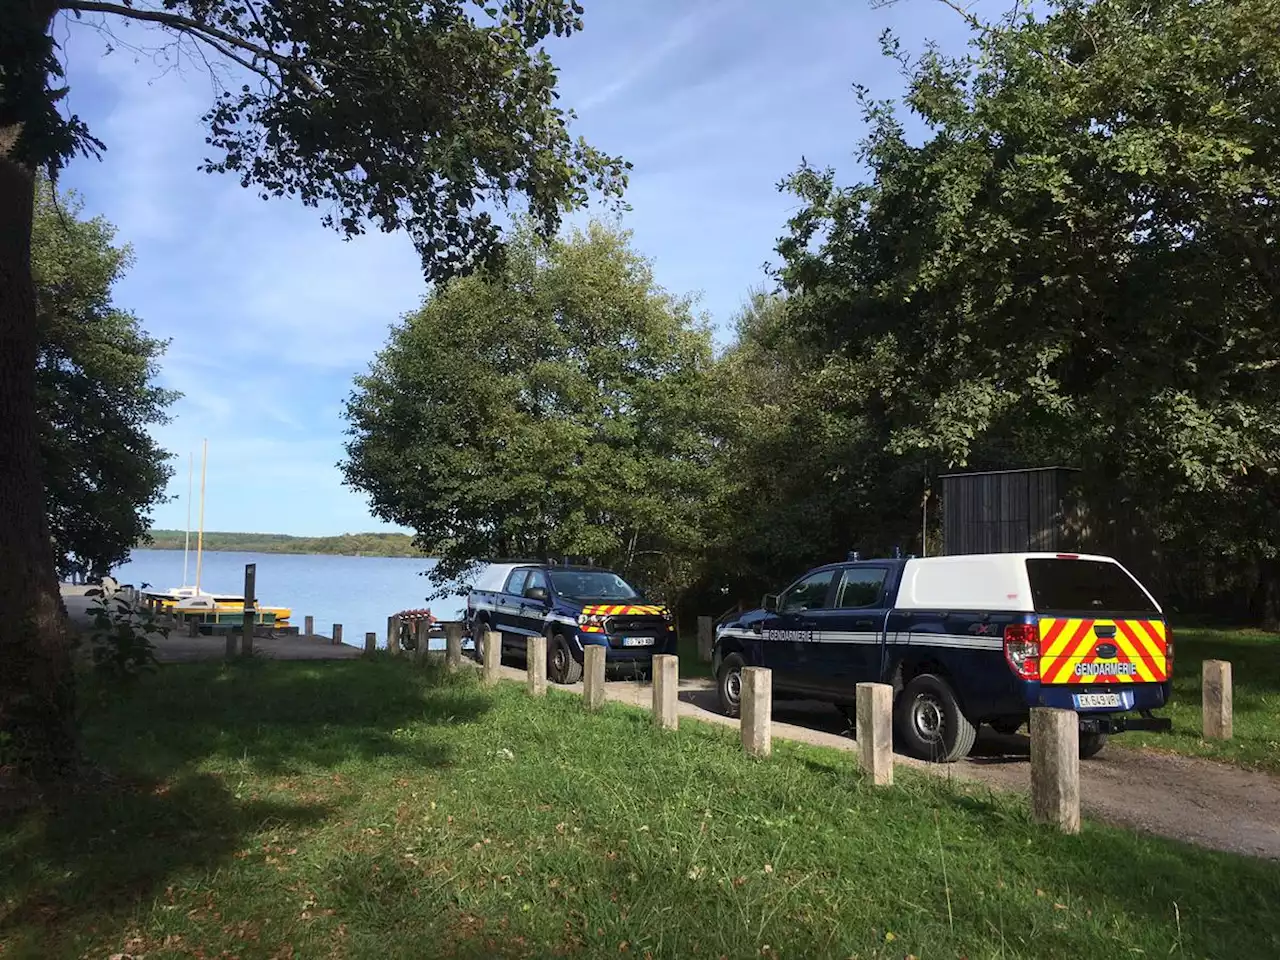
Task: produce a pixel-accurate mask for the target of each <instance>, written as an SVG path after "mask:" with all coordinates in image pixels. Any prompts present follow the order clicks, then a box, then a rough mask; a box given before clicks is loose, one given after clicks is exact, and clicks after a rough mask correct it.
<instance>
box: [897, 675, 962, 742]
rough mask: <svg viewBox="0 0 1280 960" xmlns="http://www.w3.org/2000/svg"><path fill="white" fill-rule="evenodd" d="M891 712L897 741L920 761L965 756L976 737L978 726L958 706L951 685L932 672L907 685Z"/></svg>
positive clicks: (958, 703)
mask: <svg viewBox="0 0 1280 960" xmlns="http://www.w3.org/2000/svg"><path fill="white" fill-rule="evenodd" d="M894 714H895V717H894V719H895V726H896V727H897V730H896V734H897V740H898V743H900V744H902V748H903V750H905V751H906V752H907V753H908V754H910V755H911V756H913V757H916V758H918V759H920V760H932V761H934V762H935V763H952V762H954V761H956V760H959V759H960V758H961V757H965V756H968V754H969V751H970V750H972V749H973V743H974V741H975V740H976V739H977V738H978V728H977V727H975V726H974V725H973V724H972V723H970V722H969V718H968V717H966V716H965V715H964V712H963V711H962V710H961V709H960V702H959V701H958V700H956V695H955V693H954V692H952V690H951V685H950V684H949V683H947V681H945V680H943V679H942V678H941V677H939V676H936V675H934V674H932V673H922V674H920V676H918V677H914V678H913V679H912V680H911V682H910V683H908V684H907V686H906V689H904V690H903V691H902V693H900V694H898V702H897V704H896V705H895V707H894Z"/></svg>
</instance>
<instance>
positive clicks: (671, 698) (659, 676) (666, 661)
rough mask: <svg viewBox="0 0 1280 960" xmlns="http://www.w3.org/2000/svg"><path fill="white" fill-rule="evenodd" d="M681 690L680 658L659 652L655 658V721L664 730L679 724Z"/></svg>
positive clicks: (674, 727) (673, 728)
mask: <svg viewBox="0 0 1280 960" xmlns="http://www.w3.org/2000/svg"><path fill="white" fill-rule="evenodd" d="M679 692H680V658H679V657H677V656H673V655H672V654H670V653H659V654H657V655H655V656H654V658H653V722H654V724H655V725H656V726H658V727H659V728H661V729H663V730H675V729H676V728H677V727H678V726H679V724H680V720H679V714H678V713H677V712H676V702H677V694H678V693H679Z"/></svg>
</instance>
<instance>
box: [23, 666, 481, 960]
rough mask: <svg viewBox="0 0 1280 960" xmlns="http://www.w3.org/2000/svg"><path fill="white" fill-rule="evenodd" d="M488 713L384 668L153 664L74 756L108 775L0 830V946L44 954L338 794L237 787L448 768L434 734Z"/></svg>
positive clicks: (93, 721)
mask: <svg viewBox="0 0 1280 960" xmlns="http://www.w3.org/2000/svg"><path fill="white" fill-rule="evenodd" d="M489 708H490V703H489V700H488V698H486V697H485V696H483V695H481V694H480V693H479V692H478V691H476V690H475V689H474V687H473V686H472V685H470V684H467V683H465V682H452V681H448V680H446V679H445V678H444V677H443V672H442V671H437V670H433V669H431V668H429V667H428V668H425V669H424V668H412V667H410V666H409V665H407V664H404V663H396V662H394V661H387V662H381V663H380V662H378V661H372V662H361V661H344V662H328V663H319V664H314V663H302V662H299V663H285V662H274V663H263V662H255V661H252V660H249V661H243V662H240V663H236V664H233V665H222V664H182V665H170V666H165V667H163V668H161V669H160V670H159V671H158V672H157V673H156V674H155V675H154V676H151V677H148V678H147V679H146V680H145V681H144V683H143V685H142V688H141V689H139V690H137V691H136V692H135V693H134V694H133V695H131V696H129V697H127V698H124V699H122V700H120V701H119V702H117V703H115V704H114V705H112V706H111V707H110V708H108V709H106V710H105V711H104V712H102V713H99V714H97V715H94V716H92V717H91V718H90V719H89V722H88V727H87V729H86V731H85V738H84V739H85V749H86V752H87V754H88V756H89V757H90V759H91V760H92V761H93V762H94V763H95V764H96V765H97V766H98V768H99V769H101V770H102V771H105V777H104V778H99V780H98V782H95V783H93V784H85V783H82V784H80V785H78V786H74V787H68V788H67V789H65V790H64V791H63V792H61V793H58V794H56V795H53V796H52V797H50V798H49V799H48V800H47V801H46V803H45V805H44V807H42V808H39V809H33V810H30V811H28V812H27V813H25V814H24V815H21V816H16V817H11V818H8V819H7V820H5V821H0V863H2V864H4V865H5V869H3V870H0V943H5V942H9V943H13V944H15V945H16V944H23V943H27V942H30V943H31V947H32V949H34V950H35V952H34V953H30V954H28V955H31V956H45V955H51V954H52V952H53V951H52V950H50V951H48V952H45V951H42V950H41V949H39V943H38V941H39V938H40V937H41V936H45V935H47V936H49V937H54V936H56V934H57V931H59V930H60V929H61V928H63V927H71V926H73V924H74V921H76V920H82V921H85V922H88V923H93V924H95V925H96V924H97V923H107V924H109V923H114V922H117V921H122V920H123V919H124V917H125V916H127V914H128V912H130V911H132V910H136V909H137V908H138V907H139V906H140V905H142V906H143V907H144V909H145V906H146V904H147V902H148V901H149V900H151V899H154V898H156V897H159V896H161V895H162V894H163V892H164V890H165V888H166V886H167V885H168V884H171V883H173V882H175V878H179V877H183V876H184V875H185V876H190V875H192V874H193V873H194V875H196V876H197V877H198V876H199V875H201V874H203V873H205V872H207V871H209V870H212V869H216V868H217V867H218V866H219V865H220V864H222V863H225V862H226V861H227V860H228V859H229V858H230V857H231V855H232V854H233V853H234V852H236V851H237V850H239V849H241V848H242V847H243V846H244V844H245V843H246V837H248V836H251V835H253V834H255V833H257V832H260V831H261V830H262V829H264V825H266V824H275V825H279V826H280V827H282V828H284V829H289V828H297V827H306V826H307V825H309V824H315V823H319V822H320V821H323V820H324V819H326V818H327V817H329V816H331V815H332V814H333V812H334V810H333V808H332V807H331V806H330V805H329V803H330V801H332V802H333V803H335V804H336V803H339V802H341V799H342V798H341V797H340V796H337V795H336V794H335V795H333V796H329V795H326V794H333V791H332V790H328V791H320V792H310V793H306V794H300V795H299V796H300V798H301V799H298V800H296V801H288V800H276V799H271V798H270V786H269V785H264V784H261V783H259V784H257V785H254V786H252V787H250V788H247V789H246V788H243V787H241V786H239V785H238V783H239V778H242V777H252V776H273V777H274V776H281V775H287V776H294V775H303V776H306V775H312V776H314V777H316V778H317V779H318V780H320V781H323V782H326V783H329V782H332V781H341V782H344V783H346V784H348V786H346V787H344V788H341V789H345V790H347V791H348V792H349V791H350V790H352V789H355V790H358V784H359V780H360V777H361V776H362V774H364V773H365V772H367V771H368V770H370V769H371V767H372V766H373V765H386V764H393V765H396V766H401V767H404V768H405V769H406V770H414V771H421V770H424V769H427V768H439V767H443V766H447V765H448V764H449V763H450V761H451V755H452V751H451V747H450V745H449V742H448V738H449V733H448V731H447V729H445V728H447V727H448V726H449V725H450V724H454V723H463V722H468V721H473V720H475V719H477V718H478V717H480V716H481V715H482V714H483V713H484V712H486V711H487V710H488V709H489ZM343 770H345V771H346V773H347V776H345V777H337V776H335V774H336V773H337V772H338V771H343ZM220 772H221V773H225V774H226V776H219V775H218V774H219V773H220ZM263 786H266V787H267V791H266V796H265V797H261V798H260V794H261V793H262V790H261V788H262V787H263ZM242 789H244V791H245V794H246V796H244V797H242V796H240V795H238V792H239V791H240V790H242ZM341 789H340V790H339V791H338V792H339V793H340V792H341ZM10 955H11V954H8V953H6V954H5V956H6V957H8V956H10ZM15 955H23V954H22V952H21V950H16V953H15Z"/></svg>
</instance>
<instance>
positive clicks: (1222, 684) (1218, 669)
mask: <svg viewBox="0 0 1280 960" xmlns="http://www.w3.org/2000/svg"><path fill="white" fill-rule="evenodd" d="M1200 670H1201V689H1200V697H1201V704H1200V709H1201V713H1202V715H1203V718H1204V738H1205V739H1206V740H1230V739H1231V736H1232V733H1233V732H1234V730H1233V727H1234V718H1233V716H1232V703H1231V662H1230V661H1229V660H1206V661H1205V662H1204V663H1203V664H1202V665H1201V667H1200Z"/></svg>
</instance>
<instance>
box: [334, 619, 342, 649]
mask: <svg viewBox="0 0 1280 960" xmlns="http://www.w3.org/2000/svg"><path fill="white" fill-rule="evenodd" d="M341 644H342V624H340V623H335V624H334V625H333V645H334V646H335V647H337V646H340V645H341Z"/></svg>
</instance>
